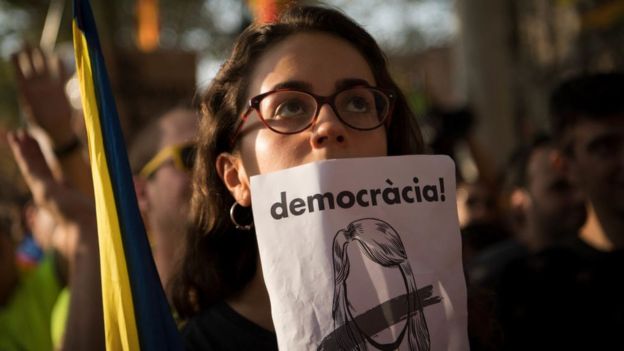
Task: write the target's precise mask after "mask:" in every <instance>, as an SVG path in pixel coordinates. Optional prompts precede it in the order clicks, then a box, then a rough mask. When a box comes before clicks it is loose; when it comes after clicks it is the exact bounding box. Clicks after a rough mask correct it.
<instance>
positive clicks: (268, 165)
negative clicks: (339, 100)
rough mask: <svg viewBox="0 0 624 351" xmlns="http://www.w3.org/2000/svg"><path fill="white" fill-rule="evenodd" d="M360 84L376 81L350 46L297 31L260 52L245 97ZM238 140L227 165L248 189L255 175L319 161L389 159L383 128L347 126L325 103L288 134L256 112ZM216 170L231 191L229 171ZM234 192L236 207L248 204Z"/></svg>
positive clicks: (319, 92) (317, 91)
mask: <svg viewBox="0 0 624 351" xmlns="http://www.w3.org/2000/svg"><path fill="white" fill-rule="evenodd" d="M358 84H359V85H361V84H367V85H370V86H375V85H376V82H375V79H374V76H373V72H372V71H371V69H370V67H369V65H368V63H367V62H366V60H365V59H364V57H363V56H362V55H361V54H360V53H359V52H358V51H357V50H356V49H355V48H354V47H353V46H351V45H350V44H348V43H347V42H346V41H343V40H342V39H339V38H336V37H334V36H331V35H328V34H324V33H301V34H295V35H292V36H290V37H288V38H287V39H285V40H284V41H282V42H281V43H279V44H277V45H276V46H275V47H273V48H272V49H270V50H269V51H268V52H266V53H265V54H264V56H263V57H262V58H261V59H260V61H259V62H258V64H257V66H256V67H255V69H254V71H253V74H252V76H251V79H250V85H249V90H248V96H247V98H248V99H250V98H252V97H254V96H256V95H259V94H262V93H265V92H268V91H272V90H275V89H276V88H278V87H279V88H282V87H289V88H296V89H297V90H303V91H307V92H310V93H313V94H317V95H322V96H328V95H331V94H333V93H334V92H336V91H337V90H339V89H341V88H344V87H346V86H350V85H358ZM238 138H239V140H238V143H239V151H240V152H237V153H235V154H234V155H229V162H231V163H232V164H233V165H234V167H237V175H238V176H237V178H238V179H237V182H240V183H241V184H240V185H242V186H246V187H247V188H248V183H249V177H251V176H253V175H257V174H264V173H268V172H272V171H278V170H282V169H285V168H290V167H294V166H298V165H302V164H305V163H309V162H314V161H319V160H327V159H336V158H349V157H373V156H384V155H387V145H386V132H385V129H384V128H383V126H382V127H379V128H377V129H374V130H370V131H359V130H355V129H352V128H349V127H348V126H346V125H344V124H343V123H342V122H341V121H340V120H339V119H338V117H337V116H336V115H335V113H334V111H333V110H332V108H331V107H330V106H329V105H327V104H325V105H323V106H321V107H320V111H319V114H318V118H317V120H316V122H315V124H314V125H312V126H311V127H310V128H308V129H306V130H304V131H302V132H300V133H298V134H291V135H284V134H278V133H275V132H273V131H271V130H270V129H268V128H266V127H265V126H264V125H263V124H262V122H261V120H260V118H259V117H258V116H257V112H255V111H254V112H252V113H251V115H250V116H249V119H248V120H247V121H246V123H245V125H244V127H243V129H242V131H241V133H240V134H239V136H238ZM219 163H220V161H218V162H217V164H218V166H219ZM224 169H225V170H227V169H229V168H228V167H227V166H226V167H224ZM220 172H221V174H222V177H223V178H224V181H225V183H226V185H228V187H229V188H230V190H231V191H232V188H231V187H230V185H229V184H228V183H229V182H228V174H227V172H225V174H224V172H223V171H222V170H220ZM230 176H231V175H230ZM247 192H248V191H247ZM232 193H233V195H234V197H235V198H236V200H237V201H238V202H239V203H241V204H242V205H244V206H245V205H249V203H250V202H249V200H247V199H241V196H242V195H240V194H237V193H236V192H235V191H232ZM239 195H240V196H239ZM247 195H248V194H247ZM243 197H244V196H243ZM241 200H242V201H241Z"/></svg>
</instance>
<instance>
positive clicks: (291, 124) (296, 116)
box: [259, 87, 390, 133]
mask: <svg viewBox="0 0 624 351" xmlns="http://www.w3.org/2000/svg"><path fill="white" fill-rule="evenodd" d="M333 105H334V106H333V107H334V110H335V112H336V113H337V114H338V115H339V117H340V119H341V120H342V121H343V122H344V123H345V124H347V125H348V126H350V127H353V128H356V129H374V128H376V127H379V126H380V125H381V124H383V121H384V120H385V119H386V117H387V115H388V111H389V106H390V101H389V98H388V97H387V96H386V95H385V94H384V93H383V92H381V91H379V90H376V89H372V88H367V87H356V88H353V89H348V90H344V91H341V92H340V93H338V94H337V95H336V96H335V97H334V101H333ZM259 107H260V113H261V115H262V117H263V118H264V120H265V121H266V122H267V123H268V124H269V126H270V127H271V128H272V129H274V130H276V131H279V132H283V133H293V132H297V131H301V130H303V129H305V128H307V127H308V126H309V125H310V124H311V123H312V121H313V120H314V117H315V114H316V112H317V101H316V99H315V98H314V96H312V95H310V94H308V93H305V92H300V91H277V92H275V93H273V94H270V95H268V96H266V97H265V98H264V99H262V101H261V102H260V106H259Z"/></svg>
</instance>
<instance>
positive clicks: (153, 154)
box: [129, 108, 198, 291]
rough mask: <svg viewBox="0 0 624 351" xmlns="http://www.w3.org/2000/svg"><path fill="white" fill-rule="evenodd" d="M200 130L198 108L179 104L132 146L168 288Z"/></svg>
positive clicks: (138, 187)
mask: <svg viewBox="0 0 624 351" xmlns="http://www.w3.org/2000/svg"><path fill="white" fill-rule="evenodd" d="M197 129H198V116H197V114H196V113H195V112H194V111H192V110H190V109H187V108H175V109H172V110H170V111H168V112H166V113H165V114H163V115H162V116H160V117H159V118H157V119H156V120H155V121H153V122H152V123H151V124H149V125H148V126H146V127H145V128H144V129H143V130H141V131H139V133H138V134H137V135H136V137H135V138H134V140H133V142H132V145H131V146H130V153H129V154H130V164H131V167H132V172H133V174H134V184H135V190H136V194H137V198H138V202H139V208H140V210H141V214H142V216H143V220H144V222H145V226H146V230H147V233H148V235H149V237H150V242H151V244H152V252H153V255H154V261H155V262H156V268H157V269H158V274H159V276H160V281H161V283H162V284H163V287H165V291H167V289H166V288H167V286H168V283H169V279H170V277H171V274H172V270H173V267H174V265H175V261H176V260H177V259H178V258H180V257H182V255H183V252H182V250H183V244H184V241H185V240H184V235H185V232H186V223H187V216H188V214H189V208H190V199H191V170H192V168H193V162H194V161H195V144H194V142H195V137H196V134H197Z"/></svg>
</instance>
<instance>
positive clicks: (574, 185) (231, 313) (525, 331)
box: [0, 6, 624, 350]
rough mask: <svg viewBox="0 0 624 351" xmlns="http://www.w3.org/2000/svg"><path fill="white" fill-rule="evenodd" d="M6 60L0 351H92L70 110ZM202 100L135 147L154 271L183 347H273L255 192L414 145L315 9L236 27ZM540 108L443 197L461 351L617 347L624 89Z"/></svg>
mask: <svg viewBox="0 0 624 351" xmlns="http://www.w3.org/2000/svg"><path fill="white" fill-rule="evenodd" d="M13 63H14V68H15V72H16V81H17V83H18V90H19V92H20V98H21V99H20V102H21V104H22V108H23V111H24V115H25V116H26V117H27V123H26V124H27V126H28V128H27V130H17V131H12V132H9V133H8V134H7V136H6V139H7V142H8V145H9V148H10V151H11V152H12V154H13V157H14V159H15V161H16V164H17V167H18V169H19V171H20V173H21V176H22V178H23V180H24V182H25V184H26V186H27V187H28V189H29V190H30V192H29V194H30V195H28V196H26V195H24V193H23V192H21V191H19V189H18V187H16V186H15V185H13V184H11V183H10V181H7V180H6V179H5V178H6V177H3V178H0V182H1V183H0V194H1V195H2V197H1V202H0V350H52V349H64V350H82V349H89V350H93V349H103V348H104V327H103V320H102V305H101V288H100V279H101V277H100V270H99V264H100V263H99V258H98V241H97V226H96V219H95V204H94V199H93V190H92V186H93V185H92V181H91V174H90V166H89V160H88V159H87V157H86V153H85V148H86V145H87V143H86V141H85V140H82V139H81V138H82V137H81V136H82V135H84V133H82V132H81V131H80V130H77V128H80V127H81V126H80V125H79V124H77V123H75V120H76V119H80V118H81V117H80V111H74V110H72V108H71V105H70V104H69V102H68V100H67V97H66V96H65V95H64V90H63V86H64V81H65V79H66V78H67V77H66V74H65V73H64V72H63V69H62V65H60V64H59V63H58V61H57V60H56V58H54V56H51V55H49V54H45V53H43V52H42V51H41V50H39V49H36V48H35V49H32V48H27V49H25V50H23V51H21V52H19V53H17V54H16V55H15V56H14V60H13ZM201 96H202V97H201V102H200V105H201V106H200V108H199V109H196V108H193V107H190V106H186V105H181V106H172V108H171V110H169V111H166V112H164V113H163V114H162V115H160V116H155V118H154V119H153V121H152V122H151V123H150V124H149V125H147V126H145V127H144V128H143V129H142V130H141V131H139V132H138V133H137V134H136V136H133V137H132V139H131V141H130V142H129V159H130V163H131V169H132V172H133V175H134V182H135V192H136V195H137V200H138V204H139V208H140V210H141V215H142V216H143V220H144V223H145V226H146V229H147V232H148V234H149V238H150V243H151V246H152V252H153V257H154V260H155V263H156V267H157V269H158V273H159V276H160V279H161V282H162V285H163V287H164V288H165V291H166V294H167V298H168V299H169V302H170V303H171V305H172V313H174V314H175V316H176V318H177V319H178V321H179V322H180V326H181V327H180V328H181V331H182V335H183V337H184V340H185V343H186V346H187V348H189V349H197V350H276V349H277V339H276V335H275V332H274V329H273V321H272V317H271V306H270V300H269V296H268V293H267V290H266V287H265V284H264V280H263V276H262V269H261V266H260V262H259V258H258V249H257V244H256V239H255V231H254V229H253V222H251V223H250V222H249V221H250V218H251V216H249V212H250V211H251V205H252V204H251V189H250V180H249V179H250V177H251V176H253V175H257V174H264V173H268V172H271V171H276V170H282V169H286V168H290V167H294V166H298V165H301V164H305V163H309V162H314V161H320V160H326V159H334V158H351V157H372V156H392V155H409V154H420V153H424V152H425V150H427V146H426V145H424V142H423V138H422V136H421V133H420V129H419V126H418V124H417V119H416V117H415V115H414V113H413V112H412V111H411V110H410V107H409V104H408V103H407V100H406V98H405V97H404V95H403V94H402V92H401V90H400V89H399V87H398V86H397V84H396V83H395V81H394V80H393V79H392V77H391V75H390V73H389V71H388V68H387V64H386V59H385V56H384V54H383V53H382V51H381V50H380V48H379V47H378V45H377V43H376V42H375V40H374V39H373V38H372V37H371V36H370V35H369V33H367V32H366V31H365V30H364V29H363V28H362V27H360V26H359V25H358V24H356V23H355V22H353V21H352V20H351V19H349V18H348V17H346V16H345V15H343V14H342V13H340V12H339V11H336V10H332V9H328V8H324V7H303V6H293V7H291V8H289V9H286V10H285V11H284V12H283V13H282V14H281V15H280V17H279V18H278V19H277V20H276V21H275V22H272V23H269V24H262V25H261V24H254V25H251V26H250V27H248V28H247V29H245V31H244V32H243V33H242V34H241V35H240V37H239V38H238V39H237V41H236V42H235V44H234V48H233V50H232V53H231V55H230V57H229V58H228V59H227V60H226V61H225V63H224V64H223V66H222V67H221V69H220V70H219V72H218V73H217V75H216V77H215V78H214V80H213V81H212V83H211V85H210V86H209V87H208V88H207V89H206V91H205V92H203V93H202V94H201ZM354 96H355V97H359V98H360V99H362V98H363V97H367V96H370V97H373V98H372V99H373V101H374V104H373V105H375V106H374V107H373V108H371V109H369V110H370V111H362V110H361V109H367V107H370V106H364V105H362V101H359V100H357V101H356V100H349V99H352V97H354ZM550 105H551V106H550V107H551V109H550V119H551V122H552V123H551V124H552V128H551V131H550V134H549V135H545V134H544V135H539V136H536V137H535V140H534V141H533V142H532V143H531V144H529V145H523V146H522V147H521V148H520V149H519V150H518V152H517V153H515V154H514V155H512V157H511V158H510V162H509V165H508V167H505V172H504V174H502V175H501V177H498V178H495V179H493V178H492V177H488V178H484V179H481V180H479V181H476V182H471V183H468V182H460V185H459V186H458V189H457V205H458V214H459V224H460V229H461V236H462V241H463V262H464V270H465V277H466V284H467V287H468V314H469V327H468V332H469V337H470V346H471V348H472V349H473V350H499V349H500V350H526V349H564V348H565V349H581V348H582V349H597V350H598V349H600V350H604V349H624V339H622V338H621V337H620V335H619V332H620V330H621V329H622V327H624V303H623V302H622V296H624V284H623V283H622V280H621V278H620V274H621V273H622V272H621V271H622V270H623V267H624V251H623V246H624V193H623V192H624V74H621V73H618V72H603V73H591V74H590V73H583V74H579V75H576V76H572V77H568V78H566V79H563V80H562V81H561V82H559V83H558V84H557V85H556V88H555V89H554V91H553V92H552V94H551V96H550ZM433 150H434V151H436V149H435V147H433ZM3 176H4V175H3ZM498 179H500V180H498ZM449 220H451V219H449ZM452 220H454V219H452ZM33 243H34V244H33ZM337 349H338V348H337Z"/></svg>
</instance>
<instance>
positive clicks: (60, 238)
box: [8, 47, 103, 349]
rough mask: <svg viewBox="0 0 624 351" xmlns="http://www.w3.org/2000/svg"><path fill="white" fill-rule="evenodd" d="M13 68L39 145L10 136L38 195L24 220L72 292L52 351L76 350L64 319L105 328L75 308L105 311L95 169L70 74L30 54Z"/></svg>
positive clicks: (56, 317) (55, 319)
mask: <svg viewBox="0 0 624 351" xmlns="http://www.w3.org/2000/svg"><path fill="white" fill-rule="evenodd" d="M12 62H13V64H14V69H15V75H16V81H17V87H18V94H19V98H20V103H21V104H20V105H21V108H22V111H23V115H24V117H25V125H26V126H27V127H28V130H29V131H30V132H31V133H33V134H36V135H38V138H37V140H35V139H33V138H32V137H31V135H30V134H29V133H26V132H24V131H18V132H13V133H10V134H9V135H8V141H9V145H10V147H11V151H12V152H13V156H14V158H15V160H16V161H17V164H18V167H19V169H20V171H21V173H22V176H23V178H24V180H25V181H26V184H27V185H28V187H29V189H30V191H31V193H32V196H33V204H32V205H29V207H27V211H26V218H27V222H28V223H29V224H30V226H31V227H32V230H33V232H34V233H35V234H36V235H35V238H36V239H38V241H39V245H40V246H42V247H43V248H48V249H49V251H50V252H51V253H52V255H53V257H54V260H55V262H56V263H55V265H56V266H57V267H59V268H58V269H57V271H58V272H57V273H58V274H59V275H60V281H61V284H62V286H65V285H67V288H65V289H64V290H63V291H61V292H60V294H59V295H58V298H57V299H56V301H55V305H54V308H53V311H52V312H51V313H52V314H51V317H50V324H51V325H50V327H49V328H48V330H49V329H50V328H51V329H52V331H51V333H52V343H53V347H54V348H55V349H56V348H60V347H63V348H66V347H67V348H70V349H76V348H79V345H78V344H76V343H74V340H72V338H69V339H64V338H63V336H64V331H65V325H66V320H69V321H71V322H70V324H68V328H73V329H75V330H76V331H78V332H80V331H85V330H87V329H93V330H100V329H102V326H101V324H102V320H101V318H89V317H90V316H89V314H88V312H86V313H85V312H82V311H80V309H79V308H77V307H76V306H82V305H81V304H83V305H84V304H85V301H86V303H88V304H91V305H95V306H97V305H99V304H101V298H100V296H101V295H100V291H99V286H100V278H99V276H100V274H99V262H98V249H97V235H96V228H95V210H94V203H93V198H92V196H93V195H92V191H93V189H92V183H91V177H90V168H89V166H88V163H87V160H86V157H85V154H84V152H83V151H84V148H83V144H82V142H81V140H80V138H79V135H80V133H78V132H77V131H75V130H74V129H73V127H74V125H75V124H74V116H73V113H74V111H73V110H72V109H71V106H70V104H69V101H68V98H67V96H66V95H65V91H64V85H65V82H66V78H67V75H66V74H65V73H64V70H63V66H62V65H61V63H60V61H59V60H58V58H57V57H56V56H55V55H54V54H50V53H44V52H43V51H42V50H40V49H38V48H34V49H33V48H29V47H26V48H25V49H23V50H22V51H20V52H18V53H16V54H15V55H13V56H12ZM44 155H45V156H44ZM70 291H71V294H70ZM70 295H71V296H70ZM89 335H92V336H93V338H92V339H89V340H98V338H101V337H103V335H102V333H98V332H92V333H91V334H89ZM95 344H97V343H95ZM82 346H83V347H84V346H85V345H82Z"/></svg>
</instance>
